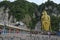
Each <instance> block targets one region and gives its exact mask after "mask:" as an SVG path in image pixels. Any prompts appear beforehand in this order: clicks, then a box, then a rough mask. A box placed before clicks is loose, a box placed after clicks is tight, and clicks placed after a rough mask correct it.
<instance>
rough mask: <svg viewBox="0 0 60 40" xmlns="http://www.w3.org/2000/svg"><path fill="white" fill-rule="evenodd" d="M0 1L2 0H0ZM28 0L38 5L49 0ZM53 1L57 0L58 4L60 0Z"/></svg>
mask: <svg viewBox="0 0 60 40" xmlns="http://www.w3.org/2000/svg"><path fill="white" fill-rule="evenodd" d="M0 1H2V0H0ZM10 1H11V2H13V1H14V0H10ZM27 1H29V2H34V3H36V4H38V5H40V4H42V3H45V2H46V1H47V0H27ZM51 1H53V2H55V3H57V4H59V3H60V0H51Z"/></svg>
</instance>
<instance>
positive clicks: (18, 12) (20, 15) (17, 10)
mask: <svg viewBox="0 0 60 40" xmlns="http://www.w3.org/2000/svg"><path fill="white" fill-rule="evenodd" d="M3 6H4V7H5V9H6V8H9V10H10V11H9V18H10V16H11V15H13V17H14V18H16V21H20V20H21V21H22V20H23V19H24V18H25V15H27V14H28V15H29V16H30V17H31V19H32V20H31V21H29V20H28V21H29V22H31V23H32V24H33V23H34V21H33V20H35V18H33V14H34V13H35V9H37V8H38V5H37V4H35V3H30V2H28V1H26V0H16V1H14V2H10V1H2V2H0V7H3ZM26 23H27V22H26ZM29 24H30V23H29ZM34 25H35V24H34ZM34 25H32V26H34ZM29 27H30V26H29Z"/></svg>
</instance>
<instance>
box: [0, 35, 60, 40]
mask: <svg viewBox="0 0 60 40" xmlns="http://www.w3.org/2000/svg"><path fill="white" fill-rule="evenodd" d="M0 40H60V36H53V35H51V36H49V35H40V34H10V35H1V36H0Z"/></svg>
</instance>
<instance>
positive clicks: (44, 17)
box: [41, 11, 50, 31]
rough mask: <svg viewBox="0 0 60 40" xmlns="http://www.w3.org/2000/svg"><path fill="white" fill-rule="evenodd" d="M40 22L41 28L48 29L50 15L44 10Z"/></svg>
mask: <svg viewBox="0 0 60 40" xmlns="http://www.w3.org/2000/svg"><path fill="white" fill-rule="evenodd" d="M41 22H42V30H43V31H50V16H49V15H48V14H47V12H46V11H43V12H42V17H41Z"/></svg>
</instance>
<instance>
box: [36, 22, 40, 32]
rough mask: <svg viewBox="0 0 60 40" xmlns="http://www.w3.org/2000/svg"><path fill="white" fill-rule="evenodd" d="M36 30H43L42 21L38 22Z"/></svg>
mask: <svg viewBox="0 0 60 40" xmlns="http://www.w3.org/2000/svg"><path fill="white" fill-rule="evenodd" d="M35 30H36V31H41V22H40V21H38V23H37V24H36V26H35Z"/></svg>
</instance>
